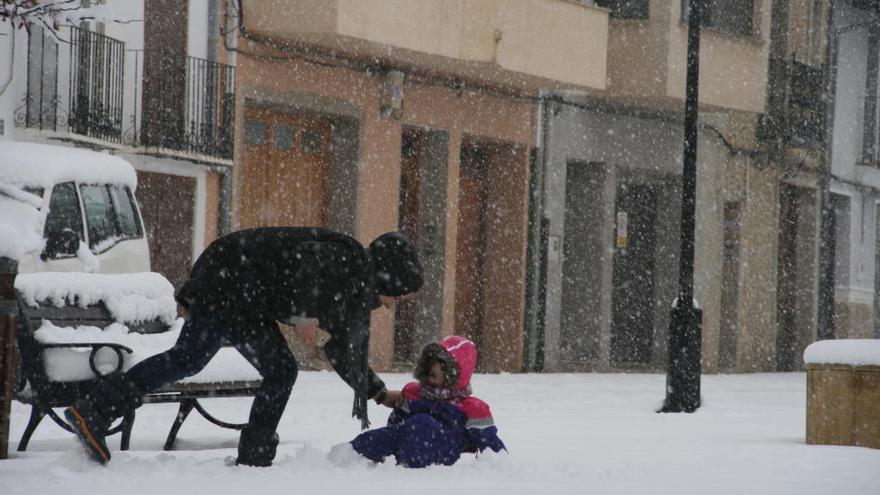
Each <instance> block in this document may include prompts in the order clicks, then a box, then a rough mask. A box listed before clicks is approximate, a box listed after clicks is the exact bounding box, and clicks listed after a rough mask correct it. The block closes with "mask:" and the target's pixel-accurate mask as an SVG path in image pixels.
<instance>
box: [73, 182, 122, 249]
mask: <svg viewBox="0 0 880 495" xmlns="http://www.w3.org/2000/svg"><path fill="white" fill-rule="evenodd" d="M80 193H81V194H82V200H83V206H84V207H85V209H86V225H87V226H88V229H89V247H90V248H91V249H92V251H94V252H96V253H99V252H102V251H104V250H106V249H107V248H108V247H109V246H110V245H112V244H114V243H115V241H116V240H117V239H115V237H117V235H116V214H115V213H114V211H113V203H112V201H111V199H110V191H109V190H108V189H107V186H103V185H102V186H96V185H87V186H80ZM108 241H109V242H108Z"/></svg>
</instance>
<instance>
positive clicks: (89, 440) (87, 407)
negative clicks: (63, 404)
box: [64, 400, 110, 464]
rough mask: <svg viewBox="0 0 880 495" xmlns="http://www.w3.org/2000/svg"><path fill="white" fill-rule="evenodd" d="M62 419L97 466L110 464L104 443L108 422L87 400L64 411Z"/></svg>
mask: <svg viewBox="0 0 880 495" xmlns="http://www.w3.org/2000/svg"><path fill="white" fill-rule="evenodd" d="M64 417H65V418H67V421H68V422H69V423H70V426H71V428H73V432H74V433H76V436H77V437H78V438H79V441H80V443H81V444H82V446H83V448H84V449H85V451H86V454H87V455H88V456H89V457H90V458H92V460H94V461H95V462H97V463H99V464H107V463H108V462H110V449H109V448H107V442H106V441H104V436H105V435H106V433H107V428H108V427H109V426H110V420H108V419H107V418H106V417H105V416H103V415H102V414H100V413H98V412H97V410H96V409H95V407H94V406H93V405H92V403H91V402H90V401H88V400H78V401H77V402H76V404H74V405H72V406H70V407H68V408H67V409H65V410H64Z"/></svg>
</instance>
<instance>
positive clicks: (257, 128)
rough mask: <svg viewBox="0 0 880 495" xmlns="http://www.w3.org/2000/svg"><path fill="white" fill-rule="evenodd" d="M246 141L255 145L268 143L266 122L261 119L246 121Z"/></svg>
mask: <svg viewBox="0 0 880 495" xmlns="http://www.w3.org/2000/svg"><path fill="white" fill-rule="evenodd" d="M244 142H245V143H246V144H250V145H253V146H261V145H264V144H266V124H264V123H262V122H260V121H259V120H248V121H247V122H245V123H244Z"/></svg>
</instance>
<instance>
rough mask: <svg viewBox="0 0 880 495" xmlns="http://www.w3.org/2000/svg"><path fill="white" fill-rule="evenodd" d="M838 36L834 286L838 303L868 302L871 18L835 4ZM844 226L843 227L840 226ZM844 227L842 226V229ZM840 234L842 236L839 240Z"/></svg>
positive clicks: (872, 179)
mask: <svg viewBox="0 0 880 495" xmlns="http://www.w3.org/2000/svg"><path fill="white" fill-rule="evenodd" d="M834 11H835V16H834V24H833V25H834V29H835V30H837V31H838V32H839V34H838V35H837V44H838V52H837V78H836V87H835V94H834V120H833V129H832V130H833V132H832V145H831V151H832V153H831V157H832V164H831V171H832V174H833V175H834V176H835V177H837V178H840V179H842V180H837V181H832V191H833V192H835V193H837V194H840V195H842V196H846V197H848V198H849V208H848V211H844V212H837V214H838V229H837V234H838V238H837V244H836V262H837V270H836V272H837V274H836V278H837V287H836V288H835V297H836V300H837V301H838V302H841V303H856V304H865V305H870V304H873V293H874V276H875V275H874V269H875V267H874V265H875V250H876V248H875V238H876V220H875V214H876V213H875V209H874V207H873V205H874V202H875V194H874V193H872V192H871V189H870V188H863V187H858V186H857V184H865V185H868V186H872V187H874V188H877V187H878V186H880V173H878V171H877V170H875V169H873V168H869V167H865V166H862V165H860V162H861V160H862V151H863V138H864V131H863V129H864V108H865V107H864V105H865V99H866V98H867V97H876V95H872V96H869V95H866V94H865V90H866V81H867V64H868V62H867V61H868V30H867V29H866V27H857V28H854V29H852V30H848V29H846V27H845V26H855V25H861V26H865V24H866V21H870V20H871V19H872V18H874V19H875V20H877V19H876V16H872V15H871V14H869V13H868V12H866V11H863V10H859V9H855V8H853V7H852V6H850V5H849V4H847V3H846V2H839V1H838V2H835V4H834ZM840 224H844V225H840ZM844 227H845V228H844ZM841 236H843V238H841Z"/></svg>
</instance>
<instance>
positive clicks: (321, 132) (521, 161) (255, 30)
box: [232, 0, 607, 371]
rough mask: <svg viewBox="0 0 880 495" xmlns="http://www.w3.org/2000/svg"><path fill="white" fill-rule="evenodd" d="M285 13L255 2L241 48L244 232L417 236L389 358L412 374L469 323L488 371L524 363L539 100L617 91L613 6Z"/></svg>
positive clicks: (428, 4)
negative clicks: (607, 86) (411, 285)
mask: <svg viewBox="0 0 880 495" xmlns="http://www.w3.org/2000/svg"><path fill="white" fill-rule="evenodd" d="M272 5H273V4H270V3H266V2H243V10H242V12H241V21H242V29H240V30H239V31H238V34H239V36H237V39H236V41H235V43H236V46H235V49H234V50H235V51H234V53H235V57H236V60H237V64H236V65H237V81H236V82H237V88H238V90H237V93H236V108H235V114H236V116H237V117H236V119H237V120H236V129H237V132H236V137H235V150H236V151H235V163H236V167H235V172H234V174H233V187H232V191H233V192H232V195H233V201H232V205H233V211H232V218H233V227H234V228H245V227H254V226H264V225H283V224H299V225H315V226H321V227H328V228H332V229H336V230H340V231H343V232H347V233H350V234H352V235H353V236H355V237H356V238H357V239H359V240H360V241H362V242H364V243H367V242H369V241H370V240H372V239H373V238H374V237H376V236H377V235H379V234H381V233H383V232H385V231H389V230H398V229H400V230H403V231H404V232H406V233H407V234H408V235H410V236H411V237H412V238H413V239H414V240H415V242H416V243H417V245H418V249H419V251H420V254H421V256H422V258H423V261H424V263H425V266H426V275H427V276H426V285H425V287H424V288H423V289H422V290H421V291H420V292H419V295H418V297H417V298H416V300H415V301H414V302H413V303H411V304H410V303H408V304H406V305H401V307H400V308H399V309H398V310H397V313H396V314H392V313H390V312H384V311H381V310H380V311H376V312H375V313H374V321H373V333H372V339H371V356H372V359H373V362H374V365H375V366H376V367H377V368H379V369H389V368H393V367H395V366H398V365H399V366H402V367H407V368H408V367H409V366H410V363H411V362H412V359H413V354H414V353H415V352H418V350H419V349H420V348H421V346H422V345H423V344H424V343H426V342H428V341H430V340H431V339H435V338H437V337H440V336H443V335H448V334H452V333H455V334H459V335H464V336H468V337H470V338H472V339H474V340H475V341H476V342H477V343H478V344H479V345H480V348H481V357H480V362H479V364H478V365H479V367H480V369H483V370H486V371H519V370H520V369H521V368H522V365H523V346H524V334H525V332H524V316H523V315H524V313H525V285H524V281H525V279H526V251H527V237H528V205H529V180H530V173H531V170H530V167H531V163H532V161H531V156H532V151H533V149H534V147H535V140H536V135H537V129H536V117H535V105H534V102H535V97H536V95H537V94H538V90H539V88H543V87H545V86H552V87H556V88H560V89H563V88H589V89H602V87H603V86H604V81H605V54H606V48H605V43H606V40H607V13H606V12H604V11H602V10H601V9H596V8H592V7H589V6H585V5H581V4H578V3H574V2H567V1H515V2H499V1H479V2H472V1H453V2H448V1H439V0H437V1H425V2H418V3H416V2H407V1H372V2H348V1H331V2H317V3H316V2H310V1H294V2H287V3H286V4H285V8H283V9H279V8H274V7H272ZM535 19H542V22H540V23H538V22H530V21H534V20H535ZM548 26H554V27H556V28H557V29H548ZM573 38H574V39H573ZM573 42H577V43H574V45H576V46H577V48H573ZM572 58H579V59H581V60H582V61H583V63H578V64H571V63H565V62H566V61H567V60H570V59H572ZM310 338H311V337H309V336H306V337H305V339H303V338H302V337H300V340H305V341H306V342H305V343H306V344H308V341H309V340H310ZM319 339H320V337H318V338H317V339H314V340H319ZM301 343H302V342H301Z"/></svg>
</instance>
